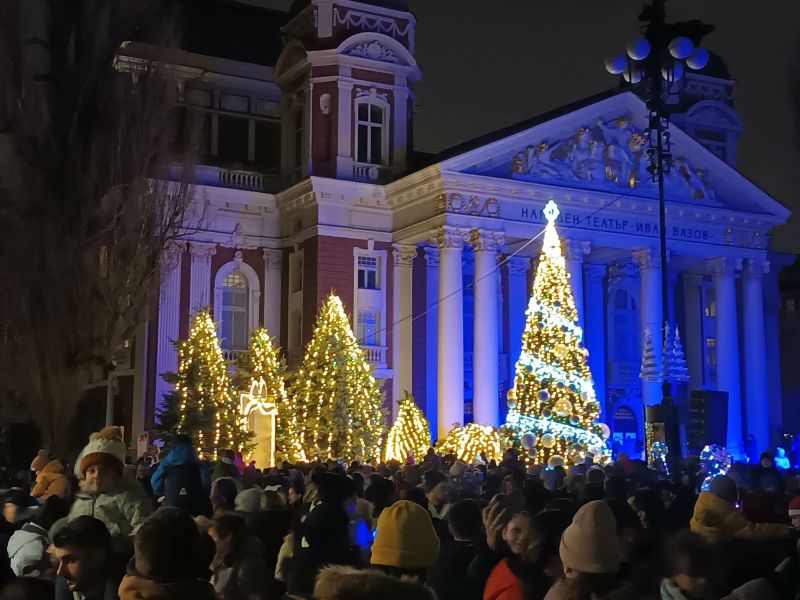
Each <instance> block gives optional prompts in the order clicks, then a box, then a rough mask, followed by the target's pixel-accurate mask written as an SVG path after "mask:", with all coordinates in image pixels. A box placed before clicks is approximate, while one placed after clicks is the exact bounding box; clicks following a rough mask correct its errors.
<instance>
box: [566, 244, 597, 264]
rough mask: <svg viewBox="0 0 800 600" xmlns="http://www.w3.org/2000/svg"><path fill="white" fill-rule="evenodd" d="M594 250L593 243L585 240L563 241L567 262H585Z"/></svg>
mask: <svg viewBox="0 0 800 600" xmlns="http://www.w3.org/2000/svg"><path fill="white" fill-rule="evenodd" d="M591 249H592V244H591V242H588V241H584V240H568V239H565V240H562V241H561V251H562V252H563V253H564V258H566V259H567V260H575V261H578V262H583V257H584V256H586V255H587V254H589V252H591Z"/></svg>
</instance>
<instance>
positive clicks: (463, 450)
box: [436, 423, 503, 465]
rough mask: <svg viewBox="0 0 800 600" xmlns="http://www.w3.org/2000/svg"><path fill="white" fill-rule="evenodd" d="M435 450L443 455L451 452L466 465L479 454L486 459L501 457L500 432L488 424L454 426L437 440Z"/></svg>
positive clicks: (471, 463)
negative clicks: (441, 438)
mask: <svg viewBox="0 0 800 600" xmlns="http://www.w3.org/2000/svg"><path fill="white" fill-rule="evenodd" d="M436 450H437V451H438V452H439V453H440V454H443V455H446V454H452V455H454V456H455V457H456V458H457V459H458V460H460V461H463V462H465V463H467V464H468V465H474V464H475V463H476V462H477V460H478V457H479V456H481V455H482V456H483V457H484V458H485V459H486V460H487V461H491V460H496V461H500V460H501V459H502V458H503V449H502V438H501V436H500V432H499V431H498V430H497V429H495V428H494V427H492V426H490V425H479V424H478V423H470V424H469V425H466V426H465V427H454V428H453V429H451V430H450V433H448V434H447V436H446V437H445V438H444V439H443V440H439V443H438V444H436Z"/></svg>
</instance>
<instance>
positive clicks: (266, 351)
mask: <svg viewBox="0 0 800 600" xmlns="http://www.w3.org/2000/svg"><path fill="white" fill-rule="evenodd" d="M239 374H240V377H239V379H241V380H243V381H242V382H241V383H242V385H243V386H244V389H251V388H252V386H253V383H254V382H260V381H263V382H264V384H265V388H266V395H267V397H268V398H271V399H272V400H273V401H274V402H275V408H276V410H277V411H278V414H277V425H276V427H275V430H276V439H275V453H276V456H277V459H278V461H279V462H281V461H284V460H287V461H289V462H297V461H304V460H305V456H304V454H303V449H302V448H301V447H300V443H299V439H298V436H297V428H296V425H295V410H294V407H293V406H292V404H291V403H290V401H289V396H288V394H287V393H286V384H285V378H286V369H285V366H284V364H283V361H282V360H281V359H280V356H279V354H278V348H276V347H275V345H274V344H273V343H272V339H271V338H270V335H269V332H268V331H267V330H266V329H264V328H258V329H256V330H255V331H254V332H253V333H252V334H251V335H250V351H249V352H248V353H246V354H244V353H243V354H241V355H240V359H239Z"/></svg>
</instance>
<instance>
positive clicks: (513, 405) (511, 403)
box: [506, 398, 517, 410]
mask: <svg viewBox="0 0 800 600" xmlns="http://www.w3.org/2000/svg"><path fill="white" fill-rule="evenodd" d="M506 404H507V405H508V408H510V409H512V410H513V409H515V408H517V400H516V398H509V399H508V400H506Z"/></svg>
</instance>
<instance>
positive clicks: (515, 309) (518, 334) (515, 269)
mask: <svg viewBox="0 0 800 600" xmlns="http://www.w3.org/2000/svg"><path fill="white" fill-rule="evenodd" d="M506 268H507V269H508V364H509V373H510V377H511V381H512V385H513V381H514V375H515V373H514V368H515V367H516V365H517V361H518V360H519V355H520V353H521V352H522V334H523V333H524V332H525V311H526V309H527V308H528V295H529V290H528V269H530V268H531V259H530V258H528V257H527V256H512V257H511V258H509V259H508V261H507V262H506Z"/></svg>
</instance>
